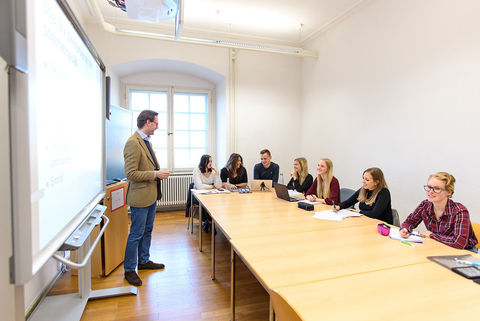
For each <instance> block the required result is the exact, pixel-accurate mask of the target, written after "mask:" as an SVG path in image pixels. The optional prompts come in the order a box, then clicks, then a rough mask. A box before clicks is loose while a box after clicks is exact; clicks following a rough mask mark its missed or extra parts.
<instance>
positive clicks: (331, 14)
mask: <svg viewBox="0 0 480 321" xmlns="http://www.w3.org/2000/svg"><path fill="white" fill-rule="evenodd" d="M76 1H78V2H76V3H75V6H76V7H77V9H78V10H79V11H80V12H79V13H80V14H81V15H82V20H84V21H87V22H89V23H99V22H100V21H101V20H102V19H103V20H104V21H105V22H106V23H108V24H110V25H113V26H114V27H115V28H116V29H117V30H118V29H128V30H136V31H142V32H151V33H156V34H163V35H173V34H174V19H172V20H167V21H162V22H161V23H150V22H143V21H138V20H133V19H129V18H128V17H127V14H126V13H125V12H124V11H122V10H120V9H119V8H115V7H112V6H111V5H110V4H109V3H108V1H107V0H87V1H79V0H76ZM183 1H184V2H183V5H184V16H183V17H184V23H183V28H182V32H181V36H182V37H192V38H202V39H215V40H226V41H237V42H239V41H240V42H248V43H256V44H262V45H280V46H292V47H302V46H303V44H304V43H305V41H307V40H309V39H310V38H312V37H314V36H316V35H318V34H319V33H321V32H322V31H323V30H325V29H326V28H328V27H330V26H331V25H333V24H334V23H335V22H337V21H340V20H342V19H344V18H345V17H347V16H348V15H349V14H351V13H352V12H354V11H355V10H357V9H358V8H360V7H361V6H362V5H363V4H365V3H366V2H368V1H369V0H183ZM127 2H128V0H127Z"/></svg>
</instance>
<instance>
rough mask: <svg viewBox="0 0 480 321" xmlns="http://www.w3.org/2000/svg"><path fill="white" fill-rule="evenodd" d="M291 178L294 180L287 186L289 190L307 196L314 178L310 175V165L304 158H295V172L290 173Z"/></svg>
mask: <svg viewBox="0 0 480 321" xmlns="http://www.w3.org/2000/svg"><path fill="white" fill-rule="evenodd" d="M290 176H292V178H291V179H290V182H288V184H287V188H288V189H293V190H296V191H297V192H300V193H304V194H305V193H306V192H307V191H308V189H309V188H310V186H312V182H313V177H312V175H310V174H309V173H308V163H307V160H306V159H305V158H304V157H300V158H295V160H294V161H293V172H291V173H290Z"/></svg>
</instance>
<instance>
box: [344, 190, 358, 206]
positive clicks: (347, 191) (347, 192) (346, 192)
mask: <svg viewBox="0 0 480 321" xmlns="http://www.w3.org/2000/svg"><path fill="white" fill-rule="evenodd" d="M353 194H355V190H353V189H351V188H341V189H340V202H343V201H345V200H348V199H349V198H350V196H352V195H353ZM350 208H355V205H352V206H350Z"/></svg>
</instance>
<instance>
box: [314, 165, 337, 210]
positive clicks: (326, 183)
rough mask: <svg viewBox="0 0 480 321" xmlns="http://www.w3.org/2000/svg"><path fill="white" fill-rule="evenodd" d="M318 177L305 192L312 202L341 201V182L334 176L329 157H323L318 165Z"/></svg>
mask: <svg viewBox="0 0 480 321" xmlns="http://www.w3.org/2000/svg"><path fill="white" fill-rule="evenodd" d="M317 174H318V176H317V178H315V180H314V181H313V184H312V186H310V188H309V189H308V190H307V192H306V193H305V196H306V199H307V200H309V201H311V202H321V203H323V204H328V205H334V204H338V203H340V184H339V183H338V179H336V178H335V176H333V163H332V161H331V160H330V159H329V158H322V159H321V160H320V161H319V162H318V165H317Z"/></svg>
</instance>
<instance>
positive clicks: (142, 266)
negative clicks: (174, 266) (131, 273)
mask: <svg viewBox="0 0 480 321" xmlns="http://www.w3.org/2000/svg"><path fill="white" fill-rule="evenodd" d="M164 268H165V264H162V263H155V262H152V261H147V262H145V263H138V269H139V270H161V269H164Z"/></svg>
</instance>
